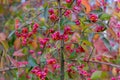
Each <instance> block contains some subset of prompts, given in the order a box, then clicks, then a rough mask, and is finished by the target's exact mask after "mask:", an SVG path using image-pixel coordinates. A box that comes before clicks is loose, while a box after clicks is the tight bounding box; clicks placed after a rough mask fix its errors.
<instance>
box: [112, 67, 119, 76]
mask: <svg viewBox="0 0 120 80" xmlns="http://www.w3.org/2000/svg"><path fill="white" fill-rule="evenodd" d="M112 74H113V75H114V76H117V74H118V73H117V68H115V67H113V68H112Z"/></svg>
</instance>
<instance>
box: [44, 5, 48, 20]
mask: <svg viewBox="0 0 120 80" xmlns="http://www.w3.org/2000/svg"><path fill="white" fill-rule="evenodd" d="M44 18H45V19H46V20H47V19H48V6H45V8H44Z"/></svg>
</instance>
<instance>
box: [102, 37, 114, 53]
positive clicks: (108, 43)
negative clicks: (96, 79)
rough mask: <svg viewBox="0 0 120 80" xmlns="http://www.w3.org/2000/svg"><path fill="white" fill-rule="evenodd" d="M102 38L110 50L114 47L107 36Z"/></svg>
mask: <svg viewBox="0 0 120 80" xmlns="http://www.w3.org/2000/svg"><path fill="white" fill-rule="evenodd" d="M102 40H103V42H104V44H105V46H106V47H107V48H108V50H109V51H111V49H112V47H111V45H110V42H109V41H108V40H107V39H106V38H105V37H103V38H102Z"/></svg>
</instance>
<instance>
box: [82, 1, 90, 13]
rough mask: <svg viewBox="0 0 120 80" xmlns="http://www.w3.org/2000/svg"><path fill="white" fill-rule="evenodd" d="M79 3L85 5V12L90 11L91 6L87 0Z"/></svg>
mask: <svg viewBox="0 0 120 80" xmlns="http://www.w3.org/2000/svg"><path fill="white" fill-rule="evenodd" d="M81 3H82V5H84V6H85V12H86V13H89V12H90V11H91V6H90V4H89V1H88V0H82V1H81Z"/></svg>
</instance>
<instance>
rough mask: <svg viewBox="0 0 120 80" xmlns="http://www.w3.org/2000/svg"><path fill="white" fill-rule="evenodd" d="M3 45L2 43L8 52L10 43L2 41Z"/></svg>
mask: <svg viewBox="0 0 120 80" xmlns="http://www.w3.org/2000/svg"><path fill="white" fill-rule="evenodd" d="M1 43H2V45H3V46H4V48H5V51H8V49H9V45H8V42H7V41H1Z"/></svg>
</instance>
